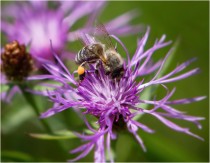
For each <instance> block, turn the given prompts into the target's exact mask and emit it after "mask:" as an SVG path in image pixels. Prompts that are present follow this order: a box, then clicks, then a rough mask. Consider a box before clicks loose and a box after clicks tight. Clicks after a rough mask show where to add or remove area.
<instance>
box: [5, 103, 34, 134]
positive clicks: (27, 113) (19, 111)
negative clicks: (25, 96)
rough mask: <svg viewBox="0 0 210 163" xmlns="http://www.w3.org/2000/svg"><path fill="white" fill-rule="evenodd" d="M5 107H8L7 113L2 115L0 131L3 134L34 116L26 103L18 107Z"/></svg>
mask: <svg viewBox="0 0 210 163" xmlns="http://www.w3.org/2000/svg"><path fill="white" fill-rule="evenodd" d="M12 106H13V105H12ZM7 109H9V110H8V113H7V114H6V116H4V117H2V131H3V133H4V134H8V133H10V132H14V130H15V129H17V128H18V126H21V125H22V124H23V123H24V122H26V121H27V120H29V119H31V118H32V117H34V113H33V112H32V110H31V108H30V107H29V106H27V105H24V106H21V107H20V108H18V107H15V108H12V109H10V108H7Z"/></svg>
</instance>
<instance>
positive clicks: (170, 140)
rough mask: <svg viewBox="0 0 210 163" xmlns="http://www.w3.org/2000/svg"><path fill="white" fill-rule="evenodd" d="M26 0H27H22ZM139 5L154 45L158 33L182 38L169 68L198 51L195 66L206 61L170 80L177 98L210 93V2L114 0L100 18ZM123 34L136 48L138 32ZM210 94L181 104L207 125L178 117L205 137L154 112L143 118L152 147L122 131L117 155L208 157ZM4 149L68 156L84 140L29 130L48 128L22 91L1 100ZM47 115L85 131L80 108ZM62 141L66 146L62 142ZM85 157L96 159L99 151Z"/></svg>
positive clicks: (56, 124)
mask: <svg viewBox="0 0 210 163" xmlns="http://www.w3.org/2000/svg"><path fill="white" fill-rule="evenodd" d="M20 3H21V2H20ZM132 9H137V10H138V11H139V13H140V16H139V17H137V18H136V19H135V20H134V21H133V22H132V23H133V24H137V23H141V24H144V25H149V26H150V27H151V34H150V37H149V41H148V46H147V47H149V45H152V43H154V41H155V39H156V38H160V37H161V35H162V34H166V35H167V40H173V41H174V42H175V41H176V40H177V39H179V41H180V42H179V47H178V49H177V51H176V54H175V55H174V57H173V61H172V62H171V63H170V65H169V69H168V71H170V70H171V69H173V68H174V67H175V66H176V65H177V64H178V63H182V62H183V61H186V60H188V59H190V58H192V57H197V58H198V60H197V61H196V62H195V63H193V64H192V65H191V66H190V67H189V68H188V70H189V69H191V68H195V67H200V68H201V70H202V71H201V73H200V74H198V75H196V76H192V77H190V78H187V79H184V80H183V81H178V82H176V83H171V84H168V86H169V88H170V89H172V88H173V87H176V88H177V89H176V92H175V94H174V96H173V99H180V98H185V97H194V96H203V95H206V96H208V94H209V86H208V85H209V2H207V1H206V2H199V1H197V2H196V1H191V2H190V1H188V2H187V1H186V2H181V1H176V2H166V1H162V2H152V1H150V2H146V1H142V2H141V1H139V2H134V1H133V2H118V1H116V2H108V5H107V6H106V8H105V9H104V10H103V12H102V14H101V16H100V18H99V19H100V20H101V21H102V22H106V21H108V20H110V19H111V18H113V17H116V16H118V15H120V14H122V13H124V12H126V11H129V10H132ZM142 35H143V33H139V34H138V35H135V36H129V37H123V38H122V41H123V42H124V43H125V45H126V46H127V48H128V50H129V52H130V54H133V53H134V52H135V49H136V40H137V37H141V36H142ZM169 48H170V47H167V48H165V49H164V50H161V51H160V52H159V53H160V55H155V56H154V60H156V59H159V58H160V57H163V56H164V55H165V53H166V52H167V50H168V49H169ZM162 90H163V89H161V88H159V89H158V90H157V97H158V96H161V97H162V95H163V93H165V92H164V91H163V92H162ZM208 99H209V98H208V97H207V99H205V100H203V101H201V102H198V103H192V104H188V105H183V106H178V105H177V106H176V108H177V109H179V110H182V111H186V112H188V113H189V114H190V115H196V116H202V117H205V118H206V120H204V121H201V124H202V125H203V129H202V130H198V129H197V128H196V127H195V126H194V125H192V124H190V123H186V122H180V121H176V122H177V123H178V124H180V125H182V126H186V127H189V128H190V129H191V131H192V132H194V133H196V134H198V135H200V136H201V137H203V138H204V139H205V141H204V142H203V141H200V140H197V139H195V138H193V137H190V136H188V135H185V134H183V133H178V132H175V131H173V130H171V129H169V128H167V127H166V126H164V125H163V124H162V123H160V122H159V121H158V120H156V119H154V118H153V117H150V116H143V117H142V118H141V119H140V121H141V122H142V123H144V124H146V125H148V126H149V127H151V128H152V129H155V130H156V132H155V133H154V134H147V133H144V132H141V131H139V135H140V136H141V137H142V139H143V140H144V143H145V146H146V147H147V152H146V153H144V152H143V151H142V149H141V147H140V146H139V144H138V143H137V141H136V140H135V138H134V137H132V136H131V135H129V134H126V133H122V134H119V138H118V140H116V141H114V142H113V143H112V148H113V150H114V151H115V161H121V162H125V161H129V162H135V161H138V162H140V161H142V162H208V161H209V100H208ZM36 100H37V103H38V104H39V106H40V108H42V111H44V110H46V109H47V108H48V107H50V105H51V104H50V103H49V102H48V100H47V99H46V98H43V97H37V99H36ZM1 107H2V111H1V124H2V126H1V138H2V139H1V140H2V141H1V150H2V151H1V155H2V161H27V162H28V161H37V162H38V161H50V162H51V161H66V160H67V159H70V158H73V157H74V156H76V155H71V154H69V153H68V151H69V150H71V149H73V148H75V147H77V146H78V145H80V144H81V143H82V142H81V141H80V140H79V139H77V138H74V139H69V140H61V141H60V142H57V141H55V140H48V141H47V140H38V139H35V138H32V137H30V136H29V135H28V134H29V133H41V132H44V131H43V130H42V128H41V126H40V123H39V119H38V118H37V117H36V116H35V115H34V113H33V111H32V109H31V108H30V106H29V105H27V103H26V101H25V100H24V98H23V97H21V96H18V95H16V96H15V98H14V100H13V103H11V104H5V103H1ZM47 121H48V122H49V123H50V124H51V126H53V128H54V129H55V130H62V129H69V130H74V131H81V128H84V124H83V122H82V120H80V119H79V118H78V116H77V115H76V113H74V112H73V111H71V110H66V111H64V112H62V113H59V114H57V115H55V116H53V117H51V118H48V119H47ZM59 144H62V146H63V147H64V148H61V146H60V145H59ZM81 161H90V162H91V161H93V152H91V154H90V155H88V156H87V157H85V158H84V159H82V160H81Z"/></svg>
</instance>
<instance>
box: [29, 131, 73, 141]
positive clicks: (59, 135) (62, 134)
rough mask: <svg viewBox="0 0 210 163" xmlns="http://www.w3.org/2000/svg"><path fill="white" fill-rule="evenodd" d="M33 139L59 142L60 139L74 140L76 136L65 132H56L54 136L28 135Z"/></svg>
mask: <svg viewBox="0 0 210 163" xmlns="http://www.w3.org/2000/svg"><path fill="white" fill-rule="evenodd" d="M29 135H30V136H31V137H33V138H37V139H43V140H60V139H73V138H76V135H75V134H74V133H73V132H71V131H67V130H62V131H56V132H54V134H41V133H40V134H39V133H30V134H29Z"/></svg>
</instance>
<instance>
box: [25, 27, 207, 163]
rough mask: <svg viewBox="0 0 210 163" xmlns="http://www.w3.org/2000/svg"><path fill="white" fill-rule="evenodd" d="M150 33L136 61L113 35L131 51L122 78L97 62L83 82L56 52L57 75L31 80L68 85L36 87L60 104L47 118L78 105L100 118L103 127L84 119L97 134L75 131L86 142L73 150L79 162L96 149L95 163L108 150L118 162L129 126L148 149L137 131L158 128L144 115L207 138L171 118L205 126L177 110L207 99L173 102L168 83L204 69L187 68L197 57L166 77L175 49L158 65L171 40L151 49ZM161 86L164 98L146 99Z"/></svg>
mask: <svg viewBox="0 0 210 163" xmlns="http://www.w3.org/2000/svg"><path fill="white" fill-rule="evenodd" d="M148 35H149V28H148V30H147V32H146V33H145V35H144V36H143V38H141V39H140V40H138V44H137V50H136V52H135V53H134V55H133V57H132V59H130V57H129V54H128V50H127V49H126V47H125V46H124V45H123V44H122V42H121V41H120V40H119V39H118V38H117V37H116V36H114V35H112V37H113V38H114V39H115V40H116V41H117V42H118V43H120V45H121V46H122V47H123V48H124V50H125V53H126V54H127V61H126V62H125V63H124V69H125V72H124V75H123V76H122V78H121V79H120V80H119V81H118V80H115V79H112V78H111V77H110V76H109V75H106V74H105V71H104V68H103V66H102V65H100V66H99V67H98V68H97V71H95V68H94V66H90V70H87V72H86V75H85V78H84V80H82V81H80V82H78V81H77V80H76V79H75V77H74V74H72V73H70V72H69V71H68V69H67V68H66V67H65V66H64V64H63V63H62V62H61V60H60V59H59V58H58V57H57V55H55V58H56V59H57V61H58V63H59V65H55V64H53V63H51V62H48V63H46V62H45V63H44V67H45V68H46V69H47V70H48V71H49V72H50V73H51V74H50V75H49V74H48V75H36V76H32V77H29V79H30V80H43V79H48V80H54V81H57V82H58V83H61V84H62V86H58V85H49V84H48V85H47V86H48V87H49V88H54V89H53V90H52V89H51V90H47V91H34V93H38V94H41V95H45V96H48V97H49V98H50V99H51V100H52V102H53V103H54V106H53V107H52V108H51V109H49V110H48V111H46V112H45V113H43V114H42V115H41V117H42V118H47V117H49V116H52V115H54V114H57V113H59V112H61V111H63V110H65V109H69V108H73V109H74V110H76V111H78V112H82V113H83V114H84V115H86V114H88V115H92V116H94V117H96V118H97V119H98V120H97V125H98V128H96V127H93V126H91V125H90V123H88V121H87V120H86V119H85V116H83V118H84V121H85V123H86V125H87V127H88V129H89V130H90V132H92V134H90V135H86V134H79V133H75V134H76V135H77V136H78V137H79V138H81V139H82V140H83V141H85V142H86V143H85V144H83V145H82V146H80V147H78V148H76V149H74V150H72V151H71V153H78V152H81V154H80V155H79V156H78V157H76V158H75V159H72V160H70V161H77V160H79V159H81V158H83V157H85V156H86V155H87V154H88V153H89V152H90V151H91V150H92V149H94V150H95V152H94V161H95V162H106V158H105V151H106V150H107V151H108V154H109V155H108V156H109V159H110V161H111V162H113V161H114V160H113V156H112V153H111V140H113V139H116V138H117V134H118V131H119V130H125V129H127V131H128V132H130V133H131V134H133V136H134V137H135V138H136V140H137V141H138V142H139V144H140V146H141V147H142V149H143V150H144V151H146V148H145V146H144V143H143V141H142V139H141V138H140V136H139V135H138V134H137V131H138V129H142V130H144V131H145V132H148V133H153V132H154V130H152V129H150V128H149V127H147V126H146V125H144V124H142V123H140V122H139V121H137V120H135V117H136V116H138V115H143V114H148V115H151V116H153V117H155V118H157V119H158V120H159V121H161V122H162V123H163V124H165V125H166V126H167V127H169V128H171V129H173V130H175V131H178V132H183V133H185V134H188V135H190V136H193V137H195V138H198V139H200V140H203V139H202V138H201V137H199V136H198V135H196V134H194V133H192V132H191V131H190V130H189V128H185V127H181V126H179V125H177V124H175V123H174V122H173V121H171V120H169V119H179V120H183V121H189V122H192V123H194V124H195V125H196V126H197V127H198V128H199V129H201V124H200V123H199V121H200V120H203V119H204V118H203V117H196V116H191V115H187V114H186V113H184V112H181V111H179V110H176V109H175V108H174V105H178V104H188V103H192V102H197V101H200V100H203V99H204V98H205V97H204V96H200V97H194V98H184V99H178V100H169V99H170V97H171V96H172V95H173V94H174V92H175V88H174V89H173V90H172V91H170V90H169V89H168V88H167V87H166V86H165V85H164V84H166V83H171V82H175V81H178V80H182V79H184V78H187V77H190V76H192V75H195V74H197V73H198V72H199V69H198V68H195V69H193V70H189V71H187V72H182V71H183V70H184V69H185V68H186V67H187V66H188V65H189V64H190V63H191V62H193V61H194V60H195V59H191V60H189V61H186V62H184V63H182V64H180V65H178V66H177V67H176V68H175V69H174V70H172V71H171V72H169V73H167V74H165V75H163V76H161V77H160V73H161V70H162V68H163V65H164V64H165V62H166V59H167V57H168V56H169V55H170V54H171V52H172V50H173V48H172V49H170V50H169V52H168V54H167V55H166V57H165V58H164V59H163V60H160V61H159V62H157V63H154V64H153V62H151V57H152V55H153V54H154V52H156V51H157V50H158V49H161V48H163V47H165V46H167V45H169V44H170V43H171V42H170V41H169V42H164V40H165V36H162V37H161V38H160V39H159V40H156V42H155V43H154V45H153V46H152V47H151V48H149V49H147V50H145V44H146V42H147V39H148ZM84 37H86V39H85V40H86V43H87V44H91V43H93V42H94V39H92V37H91V36H89V35H87V34H85V35H84ZM152 72H155V75H154V77H153V78H152V79H150V80H147V81H146V80H144V79H146V76H144V75H147V74H151V73H152ZM181 72H182V73H181ZM139 77H140V79H141V81H140V82H137V80H136V79H138V78H139ZM145 81H146V82H145ZM157 85H161V86H163V88H164V90H165V91H166V95H165V97H164V98H162V99H159V100H151V99H142V98H141V94H142V93H143V92H144V91H145V90H147V89H148V88H149V87H152V86H157ZM141 104H148V105H152V106H153V107H152V108H151V109H147V108H144V107H143V106H142V107H141Z"/></svg>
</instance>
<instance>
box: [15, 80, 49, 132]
mask: <svg viewBox="0 0 210 163" xmlns="http://www.w3.org/2000/svg"><path fill="white" fill-rule="evenodd" d="M19 88H20V89H21V91H22V94H23V96H24V98H25V99H26V101H27V102H28V103H29V104H30V105H31V107H32V108H33V110H34V112H35V113H36V115H37V116H38V117H39V116H40V112H39V108H38V106H37V103H36V101H35V99H34V97H33V95H32V94H31V93H29V92H27V91H25V89H26V88H27V86H26V85H25V84H19ZM40 122H41V123H42V126H43V127H44V128H45V130H46V131H47V132H48V133H53V131H52V129H51V127H50V126H49V125H48V123H47V122H46V120H44V119H40Z"/></svg>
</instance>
